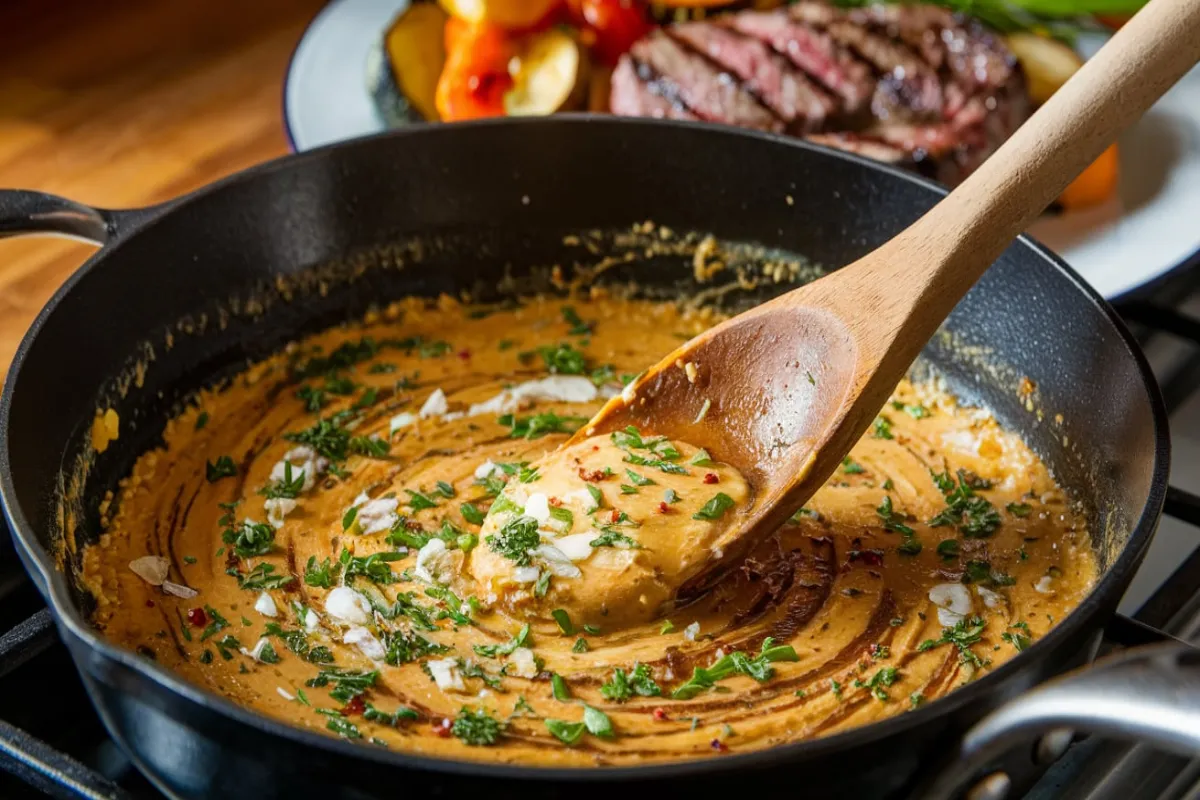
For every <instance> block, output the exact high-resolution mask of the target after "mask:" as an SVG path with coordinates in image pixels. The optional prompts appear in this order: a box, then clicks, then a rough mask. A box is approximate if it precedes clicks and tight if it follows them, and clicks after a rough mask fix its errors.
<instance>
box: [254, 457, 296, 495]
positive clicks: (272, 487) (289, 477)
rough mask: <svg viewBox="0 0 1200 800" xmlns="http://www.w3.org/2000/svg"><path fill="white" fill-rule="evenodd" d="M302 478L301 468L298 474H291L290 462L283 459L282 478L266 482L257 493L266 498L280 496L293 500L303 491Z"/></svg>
mask: <svg viewBox="0 0 1200 800" xmlns="http://www.w3.org/2000/svg"><path fill="white" fill-rule="evenodd" d="M304 479H305V475H304V471H303V470H301V471H300V473H299V474H297V475H293V474H292V464H291V462H290V461H284V462H283V478H281V479H280V480H278V481H275V482H274V483H270V484H268V485H267V486H265V487H263V488H262V489H260V490H259V492H258V493H259V494H261V495H262V496H264V497H266V498H267V499H268V500H275V499H277V498H281V497H282V498H286V499H288V500H295V499H296V498H297V497H299V496H300V493H301V492H302V491H304Z"/></svg>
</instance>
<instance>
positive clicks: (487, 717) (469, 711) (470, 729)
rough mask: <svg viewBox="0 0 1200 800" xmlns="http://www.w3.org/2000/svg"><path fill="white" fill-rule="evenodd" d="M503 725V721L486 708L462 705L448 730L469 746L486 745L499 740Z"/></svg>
mask: <svg viewBox="0 0 1200 800" xmlns="http://www.w3.org/2000/svg"><path fill="white" fill-rule="evenodd" d="M504 727H505V723H503V722H501V721H500V720H498V719H496V718H495V717H493V716H492V715H491V714H490V713H488V711H487V709H484V708H470V707H469V706H463V707H462V708H461V709H460V710H459V712H458V716H457V717H456V718H455V720H454V725H453V726H451V728H450V732H451V733H452V734H454V735H455V736H456V737H457V738H458V739H460V740H462V742H463V743H464V744H467V745H470V746H471V747H488V746H491V745H494V744H496V742H497V741H499V740H500V737H501V735H503V733H504Z"/></svg>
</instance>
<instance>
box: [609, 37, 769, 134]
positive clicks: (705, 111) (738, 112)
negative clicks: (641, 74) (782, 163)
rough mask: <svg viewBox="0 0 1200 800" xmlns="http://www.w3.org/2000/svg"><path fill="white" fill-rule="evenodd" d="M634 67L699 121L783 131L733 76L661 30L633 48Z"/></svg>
mask: <svg viewBox="0 0 1200 800" xmlns="http://www.w3.org/2000/svg"><path fill="white" fill-rule="evenodd" d="M629 55H630V56H631V57H632V58H633V61H634V63H635V64H637V65H640V66H641V67H643V68H647V69H649V70H652V71H653V73H654V74H655V75H656V76H657V79H658V81H659V82H660V84H662V85H663V86H664V87H669V90H668V91H666V93H667V94H670V95H674V96H677V97H678V98H679V99H680V101H682V103H683V104H684V105H686V106H687V108H688V110H689V111H691V112H692V113H693V114H695V115H696V116H697V117H700V118H701V119H706V120H711V121H714V122H727V123H729V124H731V125H739V126H741V127H743V128H755V129H758V130H764V131H782V130H783V122H782V121H781V120H780V119H778V118H777V117H776V116H775V115H774V114H772V113H771V112H770V111H769V110H767V109H766V108H765V107H764V106H763V105H762V104H761V103H759V102H758V100H756V99H755V97H754V95H753V94H751V93H750V92H749V91H748V90H747V89H746V88H745V87H744V86H742V84H741V83H740V82H739V81H737V80H736V79H735V78H734V77H733V76H732V75H729V74H728V73H725V72H722V71H721V70H720V69H719V68H718V67H717V66H716V65H714V64H713V63H712V62H711V61H709V60H708V59H706V58H704V57H703V56H701V55H699V54H697V53H695V52H693V51H691V50H688V49H686V48H684V47H683V45H681V44H680V43H679V42H677V41H675V40H674V39H672V38H671V37H670V36H667V35H666V34H665V33H663V32H662V31H661V30H656V31H653V32H651V34H650V35H649V36H647V37H646V38H645V39H642V40H641V41H639V42H637V43H635V44H634V45H633V49H632V50H630V52H629Z"/></svg>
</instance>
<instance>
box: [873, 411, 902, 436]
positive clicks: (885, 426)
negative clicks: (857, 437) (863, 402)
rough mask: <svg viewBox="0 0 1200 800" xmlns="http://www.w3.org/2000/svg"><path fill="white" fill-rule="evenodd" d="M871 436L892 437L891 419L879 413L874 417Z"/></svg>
mask: <svg viewBox="0 0 1200 800" xmlns="http://www.w3.org/2000/svg"><path fill="white" fill-rule="evenodd" d="M871 436H873V437H874V438H876V439H894V438H896V437H895V436H893V435H892V421H891V420H890V419H888V418H887V417H885V416H883V415H882V414H880V415H879V416H878V417H876V418H875V424H873V425H872V426H871Z"/></svg>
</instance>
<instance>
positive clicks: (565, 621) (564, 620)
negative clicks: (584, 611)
mask: <svg viewBox="0 0 1200 800" xmlns="http://www.w3.org/2000/svg"><path fill="white" fill-rule="evenodd" d="M550 616H552V617H554V621H555V622H556V623H558V629H559V630H560V631H562V634H563V636H570V635H572V634H574V633H575V625H574V623H572V622H571V615H570V614H568V613H567V612H566V609H562V608H556V609H554V610H553V611H551V612H550Z"/></svg>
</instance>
